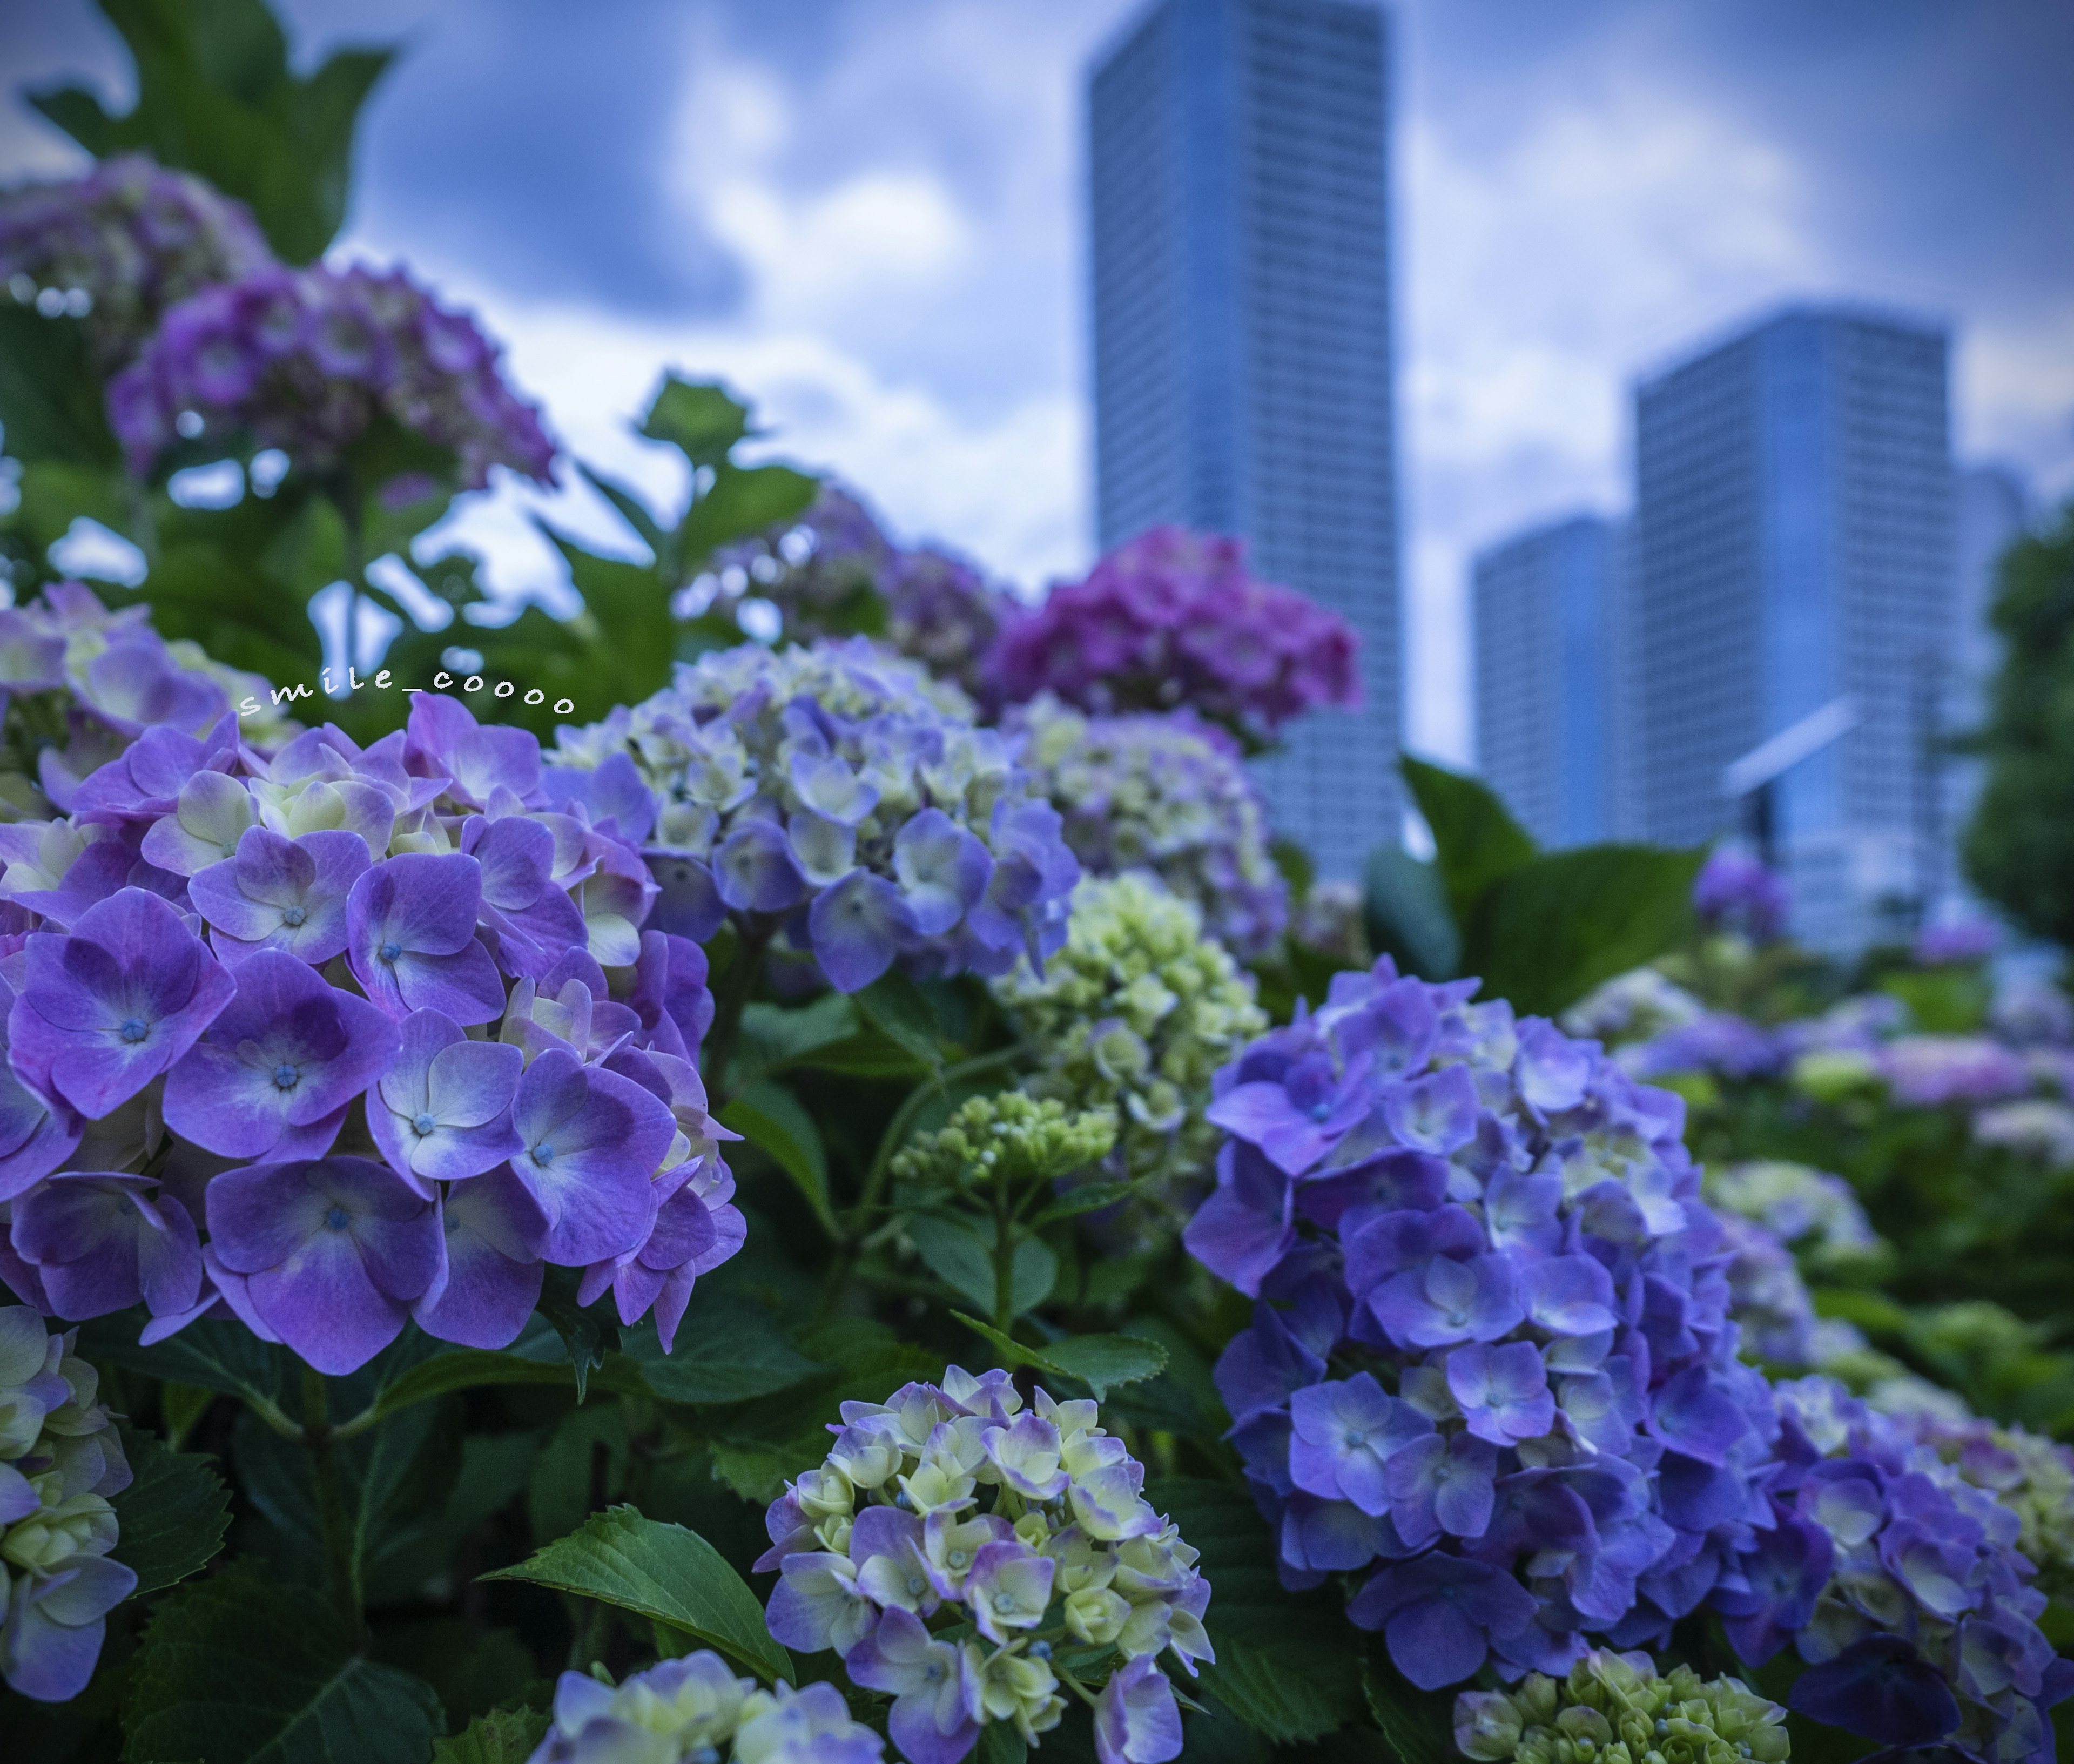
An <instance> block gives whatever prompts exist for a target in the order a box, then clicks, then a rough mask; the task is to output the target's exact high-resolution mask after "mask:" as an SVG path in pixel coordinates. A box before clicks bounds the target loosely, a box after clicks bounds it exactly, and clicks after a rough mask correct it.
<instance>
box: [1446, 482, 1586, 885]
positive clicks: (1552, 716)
mask: <svg viewBox="0 0 2074 1764" xmlns="http://www.w3.org/2000/svg"><path fill="white" fill-rule="evenodd" d="M1622 549H1623V546H1622V531H1621V523H1617V522H1614V521H1609V520H1605V519H1602V518H1600V517H1599V516H1597V515H1595V514H1578V515H1573V516H1572V517H1571V518H1569V519H1568V520H1565V521H1560V522H1557V523H1555V524H1554V525H1553V526H1549V527H1536V528H1534V529H1533V530H1532V531H1528V532H1525V533H1521V534H1518V535H1516V536H1514V538H1511V539H1505V540H1502V541H1501V542H1500V543H1498V544H1496V545H1494V546H1492V547H1489V549H1488V550H1486V551H1483V552H1479V553H1478V554H1477V556H1476V557H1475V559H1474V560H1473V561H1472V563H1471V564H1470V566H1469V576H1470V584H1471V599H1472V602H1473V605H1472V616H1473V623H1474V626H1475V646H1476V684H1477V770H1479V771H1481V773H1482V774H1483V775H1484V778H1485V781H1486V782H1488V783H1489V785H1490V787H1492V788H1493V789H1494V790H1495V791H1497V792H1498V795H1500V796H1502V797H1503V798H1504V799H1505V802H1506V807H1507V808H1510V809H1511V811H1512V812H1513V813H1514V815H1515V816H1518V819H1519V820H1520V823H1521V824H1522V825H1523V826H1524V827H1525V828H1527V831H1528V832H1531V833H1532V834H1533V835H1534V837H1535V838H1536V839H1538V840H1539V841H1540V842H1541V843H1542V844H1543V845H1590V844H1592V843H1593V842H1594V841H1598V840H1602V839H1605V838H1607V837H1609V836H1610V835H1611V833H1612V832H1613V814H1614V802H1613V795H1614V789H1615V779H1614V774H1613V763H1614V753H1615V748H1614V740H1613V734H1614V729H1615V727H1616V722H1617V706H1616V701H1615V692H1616V691H1617V675H1616V672H1615V667H1614V663H1615V660H1616V656H1617V651H1616V648H1615V643H1614V622H1615V620H1616V619H1617V618H1618V617H1619V610H1620V609H1619V605H1618V598H1619V588H1620V583H1619V576H1620V566H1621V556H1622Z"/></svg>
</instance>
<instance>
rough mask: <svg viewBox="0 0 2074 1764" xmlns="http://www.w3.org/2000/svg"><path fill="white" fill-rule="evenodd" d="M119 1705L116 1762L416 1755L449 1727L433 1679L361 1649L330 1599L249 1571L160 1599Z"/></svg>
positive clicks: (350, 1763)
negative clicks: (366, 1654)
mask: <svg viewBox="0 0 2074 1764" xmlns="http://www.w3.org/2000/svg"><path fill="white" fill-rule="evenodd" d="M122 1714H123V1721H122V1725H123V1731H124V1733H125V1735H126V1739H125V1742H124V1745H123V1748H122V1757H123V1758H124V1760H125V1764H260V1761H262V1760H263V1764H424V1761H425V1759H426V1758H428V1756H429V1755H430V1754H431V1752H432V1741H434V1740H435V1739H436V1738H437V1737H439V1735H440V1734H441V1733H444V1731H445V1729H446V1716H445V1715H444V1712H442V1711H441V1709H440V1700H439V1697H438V1695H437V1693H436V1692H434V1691H433V1689H432V1686H430V1685H429V1684H428V1683H425V1682H424V1680H423V1679H419V1678H415V1677H414V1676H412V1675H411V1674H410V1673H408V1672H399V1671H397V1670H396V1669H395V1667H390V1666H380V1665H377V1664H376V1663H374V1662H373V1661H371V1660H369V1659H366V1658H364V1657H363V1656H362V1655H360V1654H359V1653H358V1652H357V1648H356V1644H355V1638H354V1637H353V1634H351V1632H350V1631H349V1628H348V1626H347V1625H346V1624H345V1621H344V1620H343V1618H341V1616H340V1615H339V1613H337V1610H336V1609H333V1606H332V1605H331V1604H330V1603H329V1602H328V1601H327V1600H325V1599H324V1598H321V1597H319V1596H318V1595H317V1594H316V1593H312V1592H309V1591H307V1590H305V1589H304V1588H301V1587H293V1586H275V1585H272V1584H269V1583H267V1582H266V1581H265V1580H261V1579H260V1578H258V1576H257V1575H255V1574H254V1573H252V1572H250V1571H249V1570H241V1571H238V1572H232V1573H229V1574H225V1575H220V1576H217V1577H216V1578H214V1579H212V1580H197V1581H195V1582H194V1583H192V1584H190V1585H188V1586H184V1587H182V1588H180V1589H179V1590H178V1591H176V1592H175V1593H171V1595H170V1596H169V1597H167V1598H166V1599H165V1600H164V1601H162V1602H161V1604H160V1605H159V1608H158V1609H157V1610H156V1612H155V1613H154V1614H153V1616H152V1618H151V1626H150V1628H149V1629H147V1630H146V1631H145V1634H144V1639H143V1645H142V1646H140V1647H139V1648H138V1652H137V1657H136V1659H135V1662H134V1664H133V1665H132V1667H131V1668H130V1685H129V1689H128V1691H127V1692H126V1695H125V1696H124V1699H123V1708H122Z"/></svg>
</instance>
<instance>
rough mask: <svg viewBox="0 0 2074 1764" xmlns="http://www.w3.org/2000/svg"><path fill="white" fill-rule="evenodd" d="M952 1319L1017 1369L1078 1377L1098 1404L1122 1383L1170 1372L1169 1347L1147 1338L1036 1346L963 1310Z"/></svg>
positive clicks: (1086, 1338)
mask: <svg viewBox="0 0 2074 1764" xmlns="http://www.w3.org/2000/svg"><path fill="white" fill-rule="evenodd" d="M951 1315H952V1316H954V1317H956V1319H957V1320H958V1321H959V1322H961V1323H962V1324H964V1325H965V1327H966V1328H968V1329H970V1330H972V1331H973V1332H975V1333H976V1334H977V1335H979V1336H982V1337H984V1338H985V1340H986V1341H989V1342H991V1343H992V1344H993V1345H994V1346H995V1347H996V1348H998V1349H1000V1350H1001V1352H1002V1353H1004V1354H1006V1355H1008V1356H1009V1357H1010V1361H1009V1363H1010V1368H1011V1369H1013V1368H1014V1366H1017V1365H1032V1366H1035V1367H1036V1368H1037V1369H1038V1370H1039V1371H1040V1372H1049V1373H1051V1374H1052V1375H1053V1376H1055V1377H1056V1378H1078V1379H1079V1380H1080V1382H1081V1383H1083V1384H1085V1386H1087V1387H1088V1388H1089V1390H1092V1391H1093V1392H1094V1395H1095V1401H1096V1402H1097V1403H1100V1402H1101V1401H1102V1400H1103V1399H1104V1398H1106V1397H1107V1396H1108V1394H1109V1392H1110V1390H1112V1389H1113V1388H1114V1387H1115V1386H1118V1385H1119V1384H1135V1383H1136V1382H1138V1380H1140V1379H1142V1378H1157V1377H1159V1374H1161V1373H1162V1372H1163V1371H1165V1370H1166V1369H1167V1350H1166V1349H1164V1348H1163V1347H1162V1346H1161V1345H1159V1343H1158V1342H1157V1341H1146V1339H1145V1338H1144V1337H1143V1336H1134V1335H1080V1336H1067V1337H1066V1338H1065V1339H1064V1340H1063V1341H1051V1342H1047V1343H1046V1344H1045V1345H1043V1347H1041V1348H1033V1347H1031V1346H1030V1345H1028V1344H1027V1343H1026V1342H1022V1341H1017V1340H1015V1338H1014V1336H1006V1335H1003V1334H1002V1332H1001V1331H1000V1330H998V1329H997V1328H994V1327H993V1326H992V1325H991V1324H985V1323H981V1321H980V1320H979V1319H978V1318H977V1317H969V1316H966V1315H965V1312H962V1311H953V1312H952V1313H951Z"/></svg>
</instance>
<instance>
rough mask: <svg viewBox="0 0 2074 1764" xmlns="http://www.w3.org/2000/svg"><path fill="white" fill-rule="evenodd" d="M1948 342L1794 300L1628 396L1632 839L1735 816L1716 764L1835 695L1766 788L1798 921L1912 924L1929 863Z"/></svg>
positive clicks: (1948, 486)
mask: <svg viewBox="0 0 2074 1764" xmlns="http://www.w3.org/2000/svg"><path fill="white" fill-rule="evenodd" d="M1947 357H1948V339H1947V337H1946V335H1945V333H1944V331H1943V330H1942V329H1940V328H1936V327H1934V326H1931V325H1926V324H1917V323H1914V322H1911V321H1909V320H1902V319H1898V318H1894V317H1891V316H1886V315H1884V314H1879V313H1874V312H1866V311H1862V310H1859V309H1857V308H1840V307H1822V308H1812V307H1802V308H1789V309H1787V310H1785V311H1783V312H1779V313H1777V314H1776V315H1774V316H1771V317H1770V318H1767V319H1766V320H1763V321H1762V322H1761V323H1758V324H1755V325H1754V326H1752V327H1751V328H1749V329H1747V330H1745V331H1742V332H1741V333H1739V334H1737V335H1735V336H1733V337H1729V338H1728V339H1727V340H1726V341H1722V342H1719V343H1717V344H1715V345H1712V346H1711V347H1709V348H1708V349H1704V350H1703V351H1702V352H1700V353H1698V354H1696V355H1694V356H1692V357H1690V358H1689V359H1688V360H1685V361H1681V362H1679V364H1678V365H1676V366H1673V367H1671V368H1669V369H1667V370H1665V371H1663V372H1662V373H1659V374H1655V375H1653V376H1651V377H1650V378H1646V379H1645V380H1644V381H1643V382H1642V384H1641V385H1640V386H1638V388H1637V390H1636V395H1635V487H1636V490H1635V525H1636V545H1637V556H1636V564H1637V570H1638V575H1637V578H1636V583H1635V594H1634V618H1635V627H1634V632H1633V642H1632V644H1631V646H1630V664H1629V665H1630V667H1632V669H1633V686H1634V700H1635V707H1636V727H1635V729H1634V737H1633V739H1634V744H1635V754H1636V759H1637V766H1638V796H1639V802H1640V807H1641V812H1642V823H1643V828H1644V831H1645V832H1646V834H1647V835H1648V837H1651V838H1653V839H1658V840H1663V841H1668V842H1672V843H1676V844H1691V843H1694V842H1696V841H1701V840H1704V839H1708V838H1710V837H1713V836H1715V835H1717V834H1718V833H1721V832H1725V831H1729V830H1732V829H1733V827H1734V824H1735V819H1736V814H1737V806H1736V804H1733V803H1732V802H1731V801H1729V799H1727V798H1725V795H1723V790H1722V782H1721V775H1722V771H1723V769H1724V768H1725V766H1728V765H1729V762H1732V761H1733V760H1735V759H1737V758H1739V757H1740V756H1741V755H1743V754H1746V753H1748V752H1749V751H1750V750H1753V749H1754V748H1756V747H1757V746H1758V744H1759V743H1760V742H1765V741H1766V740H1769V739H1770V737H1773V736H1775V735H1779V734H1781V733H1783V732H1785V731H1786V730H1787V729H1791V728H1792V727H1793V726H1794V725H1796V724H1798V723H1799V722H1800V721H1801V720H1802V719H1803V718H1806V717H1808V716H1809V715H1810V714H1811V713H1813V712H1816V711H1817V710H1820V709H1822V708H1824V707H1826V706H1828V705H1832V704H1836V703H1838V702H1839V701H1840V700H1848V702H1849V707H1850V709H1851V712H1852V713H1853V717H1854V720H1853V722H1852V726H1851V727H1850V728H1849V731H1848V733H1845V734H1843V735H1842V736H1841V738H1840V739H1838V740H1836V741H1835V742H1832V743H1830V744H1829V745H1828V746H1824V748H1822V749H1821V750H1820V751H1819V752H1817V753H1816V754H1813V755H1812V757H1810V758H1806V759H1804V760H1803V761H1802V762H1800V763H1799V764H1798V765H1796V766H1794V767H1793V768H1792V769H1791V770H1789V771H1787V773H1785V775H1783V777H1781V778H1780V779H1779V781H1778V783H1776V785H1775V786H1774V787H1773V790H1774V794H1773V796H1772V810H1773V817H1772V825H1773V828H1774V832H1775V837H1776V841H1777V846H1776V849H1777V852H1778V855H1779V857H1780V859H1781V861H1783V864H1784V865H1785V867H1786V869H1787V872H1788V874H1789V876H1790V878H1791V881H1792V883H1793V886H1794V891H1795V902H1796V904H1795V915H1796V916H1795V929H1796V931H1797V932H1798V933H1799V935H1800V936H1802V937H1803V939H1804V940H1807V941H1808V942H1810V943H1812V944H1816V945H1817V946H1818V947H1821V948H1829V949H1832V950H1837V951H1848V950H1850V949H1853V948H1858V947H1861V946H1862V945H1863V944H1865V943H1866V942H1867V941H1869V940H1871V939H1872V938H1874V937H1875V936H1880V935H1883V934H1890V933H1893V932H1899V931H1904V930H1905V929H1906V928H1907V923H1908V922H1909V920H1910V919H1911V916H1912V915H1913V914H1914V913H1915V912H1916V911H1919V910H1920V908H1921V907H1922V906H1923V903H1925V900H1926V897H1927V896H1928V895H1930V894H1932V893H1934V891H1935V889H1936V880H1937V878H1938V876H1939V874H1940V865H1941V864H1942V861H1943V858H1942V854H1941V853H1940V851H1939V850H1938V849H1936V848H1937V845H1938V843H1939V841H1940V840H1941V839H1942V838H1944V837H1947V835H1946V833H1945V832H1943V831H1942V830H1940V817H1939V814H1938V797H1939V794H1940V793H1939V791H1938V790H1937V787H1936V771H1937V756H1936V748H1935V733H1936V724H1937V720H1938V718H1937V708H1936V707H1937V701H1938V696H1939V692H1940V678H1941V672H1942V670H1943V668H1944V663H1945V659H1946V657H1947V655H1948V652H1949V650H1950V647H1951V643H1952V632H1953V618H1952V584H1953V574H1954V571H1953V555H1952V454H1951V441H1950V426H1949V421H1948V409H1947Z"/></svg>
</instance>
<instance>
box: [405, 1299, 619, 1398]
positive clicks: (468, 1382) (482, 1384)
mask: <svg viewBox="0 0 2074 1764" xmlns="http://www.w3.org/2000/svg"><path fill="white" fill-rule="evenodd" d="M571 1377H572V1374H571V1372H570V1367H569V1355H568V1349H567V1348H566V1347H564V1345H563V1343H562V1341H561V1338H560V1336H558V1335H556V1332H555V1329H554V1326H553V1325H552V1324H551V1323H549V1322H548V1321H547V1319H546V1318H544V1317H541V1316H531V1317H528V1318H527V1320H526V1327H525V1328H524V1329H523V1330H522V1331H521V1332H520V1333H519V1339H518V1340H517V1341H514V1342H513V1343H512V1344H511V1345H510V1347H508V1348H498V1349H489V1348H442V1349H440V1350H439V1351H438V1352H436V1353H433V1354H432V1357H430V1358H429V1359H426V1360H421V1361H419V1362H418V1363H417V1364H416V1365H414V1366H412V1367H411V1368H410V1369H408V1370H407V1371H406V1372H403V1374H400V1375H399V1376H398V1377H396V1378H393V1379H391V1380H390V1382H388V1383H387V1384H386V1385H384V1386H382V1394H381V1395H380V1396H379V1397H378V1398H376V1399H375V1406H374V1414H375V1419H377V1420H378V1421H382V1420H386V1419H388V1418H389V1417H390V1415H395V1414H398V1413H399V1412H400V1411H403V1410H404V1409H407V1408H409V1407H411V1406H412V1405H413V1404H415V1403H425V1402H429V1401H430V1400H431V1399H432V1398H434V1397H443V1396H445V1395H447V1394H448V1393H450V1392H452V1391H455V1390H480V1389H485V1388H487V1387H488V1386H492V1385H501V1384H568V1383H569V1382H571ZM622 1383H625V1384H627V1385H629V1386H630V1387H631V1388H633V1389H635V1390H638V1388H639V1384H638V1381H636V1380H622Z"/></svg>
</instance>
